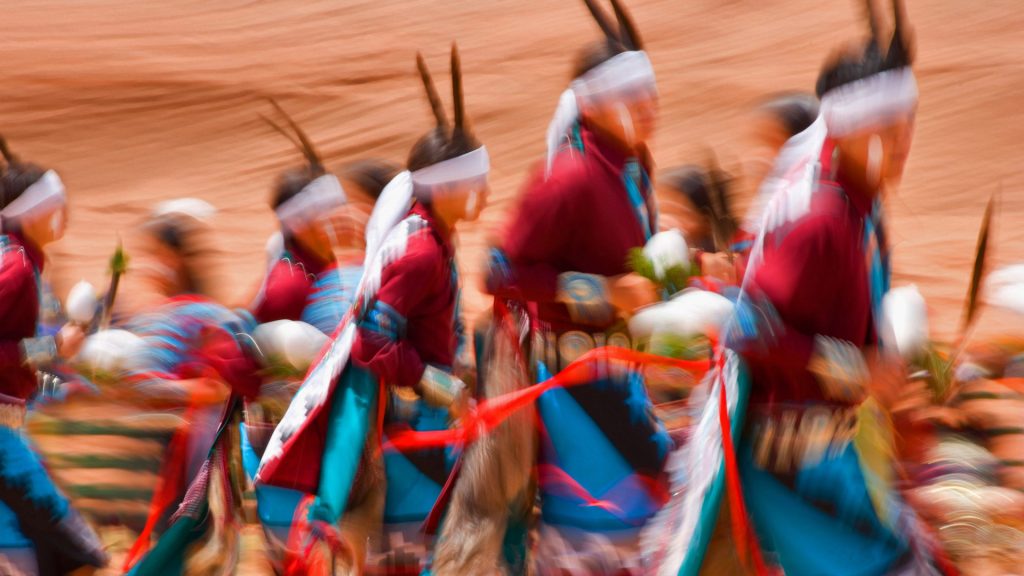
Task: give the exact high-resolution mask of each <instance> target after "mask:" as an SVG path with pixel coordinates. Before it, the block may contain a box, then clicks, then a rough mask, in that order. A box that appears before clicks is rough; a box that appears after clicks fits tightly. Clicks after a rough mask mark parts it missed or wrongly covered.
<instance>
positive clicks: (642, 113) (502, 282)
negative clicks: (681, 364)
mask: <svg viewBox="0 0 1024 576" xmlns="http://www.w3.org/2000/svg"><path fill="white" fill-rule="evenodd" d="M612 5H613V8H614V9H615V19H611V18H609V17H608V16H607V15H606V13H605V11H604V10H603V9H601V8H600V7H599V6H598V5H597V4H596V3H594V2H591V1H589V0H588V1H587V7H588V8H589V10H590V12H591V14H592V15H593V16H594V18H595V20H596V21H597V24H598V26H599V27H600V28H601V30H602V31H603V32H604V39H603V40H602V41H599V42H597V43H594V44H592V45H590V46H588V47H587V48H586V49H584V50H583V51H582V53H581V54H580V56H579V58H578V59H577V61H576V64H575V66H574V69H573V79H572V82H571V84H570V88H569V89H568V90H566V91H565V92H564V93H563V94H562V96H561V99H560V101H559V105H558V109H557V111H556V113H555V117H554V119H553V120H552V123H551V125H550V127H549V128H548V156H547V161H546V163H545V165H544V166H543V167H541V169H539V170H537V171H536V172H535V173H534V174H532V175H531V177H530V179H529V180H528V182H527V184H526V187H525V192H524V194H523V197H522V200H521V202H520V205H519V208H518V212H517V213H516V215H515V216H514V217H513V219H512V221H511V223H510V225H509V227H508V230H507V233H506V235H505V237H504V240H503V242H502V244H501V247H500V249H495V250H493V251H492V254H491V262H490V270H489V274H488V278H487V289H488V290H489V291H490V292H491V293H493V294H495V296H496V297H501V298H508V299H515V300H525V301H528V302H531V303H535V305H536V308H537V311H538V319H539V325H538V328H540V329H541V330H542V331H543V340H542V341H544V342H546V345H545V346H544V347H543V349H539V350H533V352H532V354H533V357H534V360H535V361H539V362H538V364H536V365H539V366H540V368H539V370H538V373H537V374H536V377H537V378H538V379H541V380H542V379H544V378H545V377H546V376H547V375H548V374H550V373H554V372H557V371H558V370H559V369H560V368H561V367H564V366H566V365H567V364H568V363H570V362H572V361H573V360H575V359H576V358H578V357H579V356H580V355H582V354H584V353H585V352H587V351H588V350H589V349H591V348H594V347H597V346H604V345H617V346H625V347H629V346H630V340H629V336H628V332H627V330H626V327H625V324H624V322H622V317H623V316H628V315H629V314H631V313H632V312H633V311H634V310H635V309H636V308H638V307H640V306H643V305H646V304H650V303H652V302H655V301H656V300H657V299H658V295H657V293H656V291H655V287H654V285H653V284H652V283H651V282H650V281H648V280H647V279H645V278H641V277H639V276H638V275H636V274H634V273H630V271H629V268H628V263H627V262H628V256H629V253H630V250H631V249H634V248H639V247H643V246H644V244H645V243H646V242H647V240H648V239H650V238H651V236H652V235H653V234H655V233H656V232H657V231H658V209H657V205H656V201H655V198H654V194H653V190H652V186H651V180H650V178H649V174H650V171H651V169H652V160H651V157H650V153H649V151H648V146H647V143H648V141H649V139H650V138H651V137H652V136H653V135H654V130H655V126H656V121H657V110H658V93H657V87H656V82H655V76H654V69H653V67H652V66H651V62H650V60H649V58H648V56H647V53H646V52H645V51H644V50H643V45H642V42H641V39H640V36H639V34H638V33H637V30H636V28H635V27H634V26H633V23H632V21H631V19H630V17H629V15H628V14H627V13H626V12H625V10H624V9H623V7H622V6H621V5H620V4H619V3H618V2H617V1H616V2H613V3H612ZM538 408H539V413H540V417H541V420H542V422H543V424H544V430H545V432H546V434H545V435H544V436H543V437H542V442H541V444H540V450H541V454H540V460H541V464H542V465H545V466H547V465H550V466H554V467H556V468H558V469H561V470H564V471H566V472H567V473H568V475H569V476H571V478H572V481H573V482H574V483H576V484H578V485H580V486H581V487H582V488H583V490H585V491H587V492H589V493H590V494H591V495H592V496H593V497H594V498H597V499H602V498H619V497H621V494H624V493H625V491H630V492H632V493H634V494H635V495H636V498H635V499H630V501H629V502H625V501H618V500H613V503H614V504H615V505H617V506H619V507H621V508H622V509H623V510H622V511H621V512H618V513H611V512H609V511H608V510H607V509H602V508H599V507H594V506H589V505H587V503H586V502H585V501H584V500H583V499H582V498H581V497H580V496H577V495H573V494H571V493H570V494H567V493H566V491H565V490H564V486H561V485H559V483H544V482H542V483H541V485H540V493H541V500H542V507H541V510H542V515H543V521H544V524H543V527H542V528H541V536H540V542H541V548H540V550H539V551H538V558H537V559H536V562H537V563H539V564H538V565H543V566H545V567H546V568H545V573H549V572H558V571H559V570H561V571H562V572H561V573H565V572H564V571H565V570H568V571H570V572H571V573H596V572H601V571H604V570H611V571H615V572H616V573H617V571H618V570H620V569H627V568H629V567H631V566H632V567H635V566H636V565H637V564H636V562H637V558H636V555H635V554H634V553H633V552H632V551H631V550H632V549H633V546H634V545H635V541H634V537H635V535H636V532H635V528H636V527H637V526H638V525H641V524H643V523H644V521H645V519H646V518H648V517H649V516H650V515H652V514H653V513H654V512H655V511H656V510H657V508H658V507H659V506H660V504H661V503H662V498H661V496H660V495H659V493H658V488H657V486H659V485H660V480H659V479H660V478H661V475H662V469H663V464H664V460H665V456H666V454H667V451H668V449H669V445H670V441H669V440H668V436H667V434H666V432H665V430H664V428H663V427H662V426H661V424H660V423H659V422H657V421H656V419H655V418H654V417H653V415H652V414H651V413H650V408H651V406H650V401H649V399H648V398H647V395H646V392H645V390H644V387H643V381H642V377H641V376H640V374H639V373H637V372H633V371H629V370H626V369H622V370H619V369H617V368H616V369H612V370H610V371H609V372H608V374H607V375H606V376H605V377H603V378H600V379H598V380H596V381H594V382H592V383H591V384H589V385H587V386H579V387H575V388H572V389H568V390H555V391H552V392H548V393H546V394H545V395H544V396H543V397H542V398H541V399H540V401H539V402H538ZM595 462H607V463H609V466H610V465H611V464H610V463H612V462H622V463H624V465H623V466H614V467H611V468H606V467H604V466H603V465H598V466H595V464H594V463H595ZM651 487H653V488H651ZM648 488H651V489H648ZM616 494H618V495H620V496H616ZM597 566H600V567H601V569H597V568H596V567H597Z"/></svg>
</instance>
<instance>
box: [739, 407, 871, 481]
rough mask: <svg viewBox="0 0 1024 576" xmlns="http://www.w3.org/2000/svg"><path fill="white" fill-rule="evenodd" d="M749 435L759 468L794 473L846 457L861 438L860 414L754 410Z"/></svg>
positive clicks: (814, 409)
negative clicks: (854, 442)
mask: <svg viewBox="0 0 1024 576" xmlns="http://www.w3.org/2000/svg"><path fill="white" fill-rule="evenodd" d="M748 434H750V435H749V436H748V438H751V439H752V440H751V441H752V443H753V448H754V462H755V463H756V464H757V466H758V467H760V468H761V469H763V470H769V471H772V472H777V473H790V472H793V471H795V470H797V469H799V468H805V467H810V466H814V465H816V464H818V463H820V462H821V461H822V460H826V459H831V458H835V457H837V456H839V455H840V454H842V452H843V451H844V450H846V447H847V446H849V444H850V442H852V441H853V439H854V437H855V436H856V434H857V410H856V408H854V407H849V406H825V405H811V406H792V407H773V408H772V409H771V410H766V411H758V410H757V408H754V412H753V414H752V415H751V420H750V429H749V431H748Z"/></svg>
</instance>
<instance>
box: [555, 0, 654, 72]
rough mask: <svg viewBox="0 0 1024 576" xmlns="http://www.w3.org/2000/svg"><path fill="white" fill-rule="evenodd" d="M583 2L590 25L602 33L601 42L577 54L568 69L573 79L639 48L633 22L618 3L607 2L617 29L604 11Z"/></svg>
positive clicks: (587, 2)
mask: <svg viewBox="0 0 1024 576" xmlns="http://www.w3.org/2000/svg"><path fill="white" fill-rule="evenodd" d="M583 2H584V4H586V6H587V10H588V11H590V15H591V16H593V18H594V22H596V23H597V25H598V27H599V28H601V32H603V33H604V40H600V41H597V42H592V43H590V44H588V45H586V46H584V47H583V49H582V50H580V51H579V53H578V54H577V55H576V61H575V63H574V64H573V68H572V75H573V78H579V77H580V76H583V75H584V74H586V73H587V72H590V71H591V70H593V69H594V68H597V67H598V66H600V65H601V64H604V63H605V62H607V61H608V60H611V59H612V58H613V57H615V56H616V55H618V54H621V53H623V52H625V51H627V50H642V49H643V41H642V40H641V38H640V34H639V32H637V29H636V26H635V25H634V24H633V19H632V18H631V17H630V15H629V12H627V11H626V8H625V7H624V6H623V5H622V3H621V2H619V0H611V4H612V10H613V11H614V12H615V24H617V26H616V25H613V23H612V21H611V19H610V18H608V15H607V14H605V11H604V10H602V9H601V7H600V6H598V5H597V4H596V3H595V1H594V0H583Z"/></svg>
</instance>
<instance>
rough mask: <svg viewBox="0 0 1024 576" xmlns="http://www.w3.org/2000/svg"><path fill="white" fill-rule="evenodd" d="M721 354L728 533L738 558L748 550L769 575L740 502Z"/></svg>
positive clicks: (743, 559) (720, 398)
mask: <svg viewBox="0 0 1024 576" xmlns="http://www.w3.org/2000/svg"><path fill="white" fill-rule="evenodd" d="M724 368H725V356H724V355H723V354H721V353H719V355H718V380H719V381H718V389H719V396H718V423H719V425H720V426H721V427H722V451H723V453H724V456H725V480H726V487H727V491H728V493H729V513H730V516H731V517H732V536H733V540H734V541H735V543H736V549H737V552H739V556H740V561H741V562H743V563H744V564H745V563H746V562H747V558H748V554H749V557H750V559H751V561H752V563H753V567H754V571H755V572H756V573H757V574H758V576H770V575H772V574H776V573H777V572H776V571H774V570H771V569H769V568H768V566H767V565H766V564H765V561H764V557H763V556H762V555H761V545H760V544H759V543H758V541H757V533H756V532H754V527H753V526H752V525H751V523H750V516H749V515H748V514H747V507H746V505H745V503H744V502H743V487H742V486H741V485H740V471H739V465H738V464H737V463H736V448H735V446H734V445H733V442H732V426H731V425H730V422H729V405H728V403H727V398H726V391H725V371H724Z"/></svg>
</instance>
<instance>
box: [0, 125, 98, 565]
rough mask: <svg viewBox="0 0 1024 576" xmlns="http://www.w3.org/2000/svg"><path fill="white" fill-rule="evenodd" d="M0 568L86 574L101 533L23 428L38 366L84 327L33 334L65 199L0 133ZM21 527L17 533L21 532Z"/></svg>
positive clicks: (56, 180)
mask: <svg viewBox="0 0 1024 576" xmlns="http://www.w3.org/2000/svg"><path fill="white" fill-rule="evenodd" d="M0 153H2V155H3V160H4V166H3V167H2V169H0V234H2V235H0V366H2V368H3V369H2V370H0V567H2V566H3V563H6V564H7V565H8V566H10V567H11V568H10V569H11V572H12V573H27V574H89V573H92V572H93V571H94V570H95V569H96V568H99V567H103V566H105V565H106V563H107V558H106V555H105V554H104V552H103V550H102V548H101V544H100V541H99V539H98V538H97V536H96V534H95V533H94V532H93V531H92V529H91V528H90V527H89V526H88V525H86V523H85V521H84V520H83V519H82V517H81V516H79V515H78V512H76V511H75V510H74V509H73V508H71V506H70V503H69V502H68V499H67V498H66V497H65V496H64V495H63V494H62V493H61V492H60V491H59V490H58V489H57V487H56V486H54V484H53V481H52V480H51V479H50V477H49V475H48V474H47V473H46V470H45V469H44V468H43V465H42V463H41V462H40V461H39V458H38V457H37V456H36V455H35V454H34V453H33V452H32V450H31V449H30V448H29V446H28V444H27V443H26V440H25V437H24V432H23V430H22V428H23V425H24V422H25V402H26V400H28V399H30V398H31V397H32V396H33V395H34V394H35V391H36V385H37V380H36V370H37V369H39V368H43V367H46V366H48V365H49V364H50V363H52V362H53V361H54V360H56V359H57V358H70V357H72V356H74V355H75V354H76V353H77V351H78V349H79V348H80V347H81V344H82V338H83V333H82V330H81V328H77V327H73V326H70V325H67V326H65V327H64V328H62V329H61V330H60V331H59V332H58V333H57V334H56V336H42V337H36V334H37V322H38V315H39V309H40V304H41V302H40V301H39V300H40V293H41V287H40V281H39V277H40V273H41V272H42V269H43V264H44V255H43V248H44V247H46V245H48V244H50V243H51V242H54V241H56V240H59V239H60V238H61V236H63V234H64V223H65V218H66V216H67V199H66V196H65V191H64V185H63V184H62V183H61V180H60V177H59V176H58V175H57V173H56V172H54V171H53V170H47V169H44V168H41V167H39V166H37V165H35V164H30V163H28V162H22V161H21V160H19V159H18V158H17V157H15V156H14V155H13V154H11V152H10V150H9V149H8V148H7V145H6V143H5V142H4V141H3V140H2V139H0ZM19 535H23V536H24V538H19V537H18V536H19Z"/></svg>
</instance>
